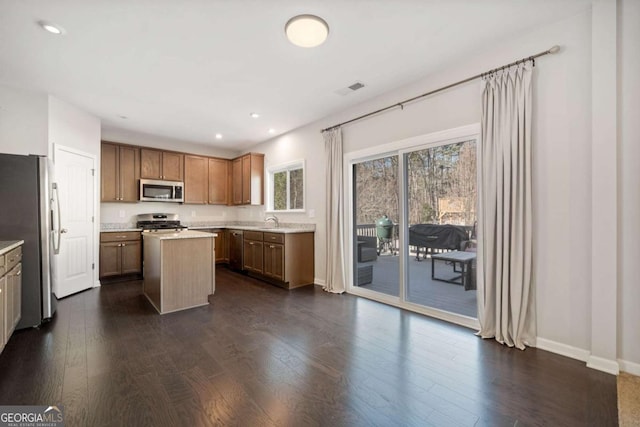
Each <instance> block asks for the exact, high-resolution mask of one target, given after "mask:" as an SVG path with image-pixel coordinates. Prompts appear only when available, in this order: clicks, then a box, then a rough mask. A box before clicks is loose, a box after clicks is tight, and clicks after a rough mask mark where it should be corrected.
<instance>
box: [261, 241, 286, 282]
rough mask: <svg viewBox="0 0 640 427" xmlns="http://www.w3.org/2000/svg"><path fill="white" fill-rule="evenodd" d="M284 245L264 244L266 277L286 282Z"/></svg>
mask: <svg viewBox="0 0 640 427" xmlns="http://www.w3.org/2000/svg"><path fill="white" fill-rule="evenodd" d="M284 263H285V260H284V245H281V244H279V243H267V242H265V243H264V275H265V276H267V277H269V278H270V279H275V280H280V281H282V282H284Z"/></svg>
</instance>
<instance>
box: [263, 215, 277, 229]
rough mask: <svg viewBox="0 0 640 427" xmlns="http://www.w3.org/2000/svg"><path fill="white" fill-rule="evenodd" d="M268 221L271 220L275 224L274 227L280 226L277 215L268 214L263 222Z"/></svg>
mask: <svg viewBox="0 0 640 427" xmlns="http://www.w3.org/2000/svg"><path fill="white" fill-rule="evenodd" d="M269 221H273V223H274V224H275V228H278V227H280V221H278V217H277V216H275V215H273V216H268V217H266V218H265V219H264V222H269Z"/></svg>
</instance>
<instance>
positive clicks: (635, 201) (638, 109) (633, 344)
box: [618, 0, 640, 375]
mask: <svg viewBox="0 0 640 427" xmlns="http://www.w3.org/2000/svg"><path fill="white" fill-rule="evenodd" d="M639 23H640V2H638V1H636V0H624V1H622V2H621V3H620V8H619V10H618V43H619V44H618V54H619V58H618V59H619V62H618V64H619V68H618V72H619V75H618V81H619V85H620V90H619V92H618V93H619V98H618V109H619V111H620V120H619V122H618V126H619V127H618V135H619V138H620V141H621V145H620V147H621V150H620V158H619V164H620V170H619V175H618V180H619V182H620V190H621V191H620V194H621V197H620V199H621V204H620V209H619V211H620V213H621V214H620V215H621V221H620V225H621V226H620V230H619V231H620V233H619V237H620V241H619V247H620V248H621V250H619V251H618V253H619V254H620V264H619V266H620V273H619V277H620V278H621V281H620V288H619V291H618V358H619V359H621V360H622V361H621V368H622V369H623V370H627V371H629V372H633V373H634V374H636V375H640V286H638V282H639V279H638V275H639V272H638V261H639V260H640V167H638V161H640V120H639V119H640V78H639V76H638V74H639V73H640V25H638V24H639Z"/></svg>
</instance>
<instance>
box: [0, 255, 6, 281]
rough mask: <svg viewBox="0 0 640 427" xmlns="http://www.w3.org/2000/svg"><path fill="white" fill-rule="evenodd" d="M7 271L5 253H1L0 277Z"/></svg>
mask: <svg viewBox="0 0 640 427" xmlns="http://www.w3.org/2000/svg"><path fill="white" fill-rule="evenodd" d="M6 272H7V270H6V268H5V264H4V255H0V277H2V276H4V273H6Z"/></svg>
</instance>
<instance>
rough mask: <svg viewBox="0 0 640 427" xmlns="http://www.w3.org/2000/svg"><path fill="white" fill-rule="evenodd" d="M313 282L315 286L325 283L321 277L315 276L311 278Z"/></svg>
mask: <svg viewBox="0 0 640 427" xmlns="http://www.w3.org/2000/svg"><path fill="white" fill-rule="evenodd" d="M313 283H315V284H316V285H317V286H325V285H326V284H327V282H325V281H324V280H322V279H318V278H317V277H314V278H313Z"/></svg>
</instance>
